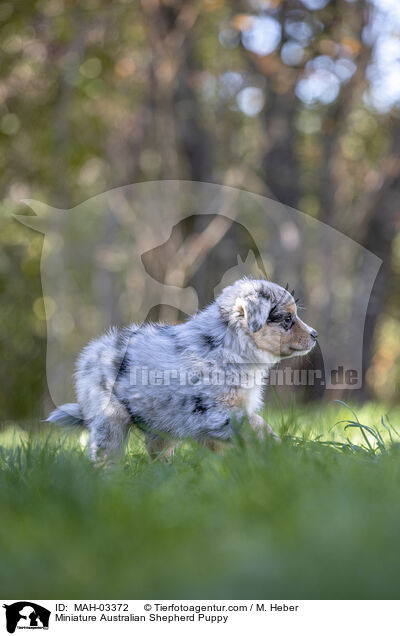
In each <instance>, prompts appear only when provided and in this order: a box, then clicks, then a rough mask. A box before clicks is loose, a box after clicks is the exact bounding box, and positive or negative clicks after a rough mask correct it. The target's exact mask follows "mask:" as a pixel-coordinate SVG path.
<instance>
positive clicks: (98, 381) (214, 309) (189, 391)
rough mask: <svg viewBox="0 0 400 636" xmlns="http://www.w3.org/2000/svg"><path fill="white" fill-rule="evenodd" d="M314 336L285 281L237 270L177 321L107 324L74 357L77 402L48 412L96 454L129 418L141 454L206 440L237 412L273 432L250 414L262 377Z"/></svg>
mask: <svg viewBox="0 0 400 636" xmlns="http://www.w3.org/2000/svg"><path fill="white" fill-rule="evenodd" d="M317 335H318V334H317V332H316V331H315V330H314V329H312V328H311V327H309V326H308V325H306V324H305V323H304V322H303V321H302V320H300V318H299V317H298V315H297V310H296V303H295V300H294V298H293V296H292V295H291V294H290V293H289V292H288V291H287V290H286V289H283V288H282V287H280V286H279V285H276V284H274V283H271V282H269V281H266V280H251V279H247V278H245V279H242V280H239V281H237V282H236V283H235V284H234V285H231V286H230V287H226V288H225V289H224V290H223V291H222V293H221V294H220V295H219V296H218V298H217V299H216V301H215V302H214V303H212V304H211V305H210V306H209V307H207V308H206V309H204V310H203V311H201V312H199V313H198V314H196V315H194V316H192V317H191V318H189V319H188V320H187V321H186V322H185V323H183V324H179V325H167V324H143V325H141V326H138V325H131V326H130V327H122V328H113V329H111V330H110V331H109V332H108V333H106V334H104V335H103V336H101V337H100V338H98V339H96V340H93V341H92V342H90V343H89V344H88V345H87V346H86V347H85V348H84V349H83V351H82V352H81V354H80V356H79V358H78V361H77V367H76V374H75V378H76V394H77V400H78V404H64V405H63V406H61V407H60V408H58V409H56V410H55V411H53V412H52V413H51V414H50V416H49V418H48V419H49V421H51V422H56V423H60V424H66V425H73V424H78V425H81V426H85V427H87V428H88V429H89V433H90V442H89V447H90V448H89V453H90V457H91V458H92V459H93V460H95V461H98V462H99V461H104V460H108V459H111V458H112V457H115V456H118V455H119V454H120V453H121V451H122V450H123V448H124V444H125V441H126V439H127V435H128V432H129V429H130V427H131V426H136V427H138V428H139V429H141V430H142V431H143V432H144V434H145V439H146V446H147V450H148V452H149V454H150V456H151V457H155V456H157V455H158V454H159V453H160V452H163V454H168V453H170V452H171V450H172V449H173V446H174V444H176V442H177V440H181V439H183V438H188V437H189V438H194V439H197V440H199V441H201V442H202V443H205V444H207V445H209V446H210V447H211V448H213V447H215V443H216V442H218V441H229V440H230V439H232V437H233V436H234V434H235V431H236V430H237V427H240V424H241V422H242V421H243V419H244V418H246V417H247V418H248V420H249V422H250V425H251V426H252V427H253V428H254V429H255V430H256V431H257V433H258V435H259V436H260V437H262V436H263V435H264V433H267V434H270V435H271V436H273V437H274V438H277V439H279V438H278V436H277V435H276V434H275V433H274V431H273V430H272V429H271V427H270V426H269V425H268V424H267V423H266V422H265V421H264V420H263V419H262V418H261V417H260V416H259V415H257V414H256V412H257V411H258V410H259V409H260V408H261V406H262V390H263V382H262V379H263V378H265V377H266V376H267V375H268V370H269V369H270V368H271V366H272V365H274V364H276V363H277V362H279V360H281V359H283V358H289V357H292V356H299V355H304V354H306V353H308V352H309V351H310V350H311V349H312V348H313V346H314V345H315V341H316V338H317Z"/></svg>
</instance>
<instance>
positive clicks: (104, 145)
mask: <svg viewBox="0 0 400 636" xmlns="http://www.w3.org/2000/svg"><path fill="white" fill-rule="evenodd" d="M0 60H1V65H0V148H1V152H0V188H1V202H0V206H1V207H0V293H1V303H0V323H1V336H0V357H1V361H2V364H1V370H0V373H1V377H0V413H1V419H2V421H3V422H4V421H10V420H14V421H15V420H19V421H22V422H23V421H26V422H30V421H34V420H35V419H36V418H38V417H40V416H42V415H43V411H44V406H43V405H46V407H47V403H48V394H47V385H46V373H45V356H46V319H45V318H46V316H45V312H44V304H43V300H42V288H41V282H40V257H41V250H42V245H43V235H42V234H40V233H37V232H36V233H35V232H33V231H32V230H30V229H28V228H27V227H24V226H22V225H21V224H19V223H17V222H16V221H15V220H14V218H13V214H23V213H28V212H27V208H26V207H25V206H23V205H21V199H26V198H33V199H39V200H42V201H46V202H48V203H49V204H50V205H52V206H55V207H60V208H68V207H72V206H75V205H77V204H79V203H81V202H82V201H84V200H86V199H88V198H89V197H91V196H93V195H95V194H98V193H99V192H102V191H105V190H108V189H110V188H115V187H117V186H121V185H126V184H130V183H137V182H143V181H152V180H163V179H187V180H193V181H207V182H214V183H220V184H224V185H229V186H233V187H235V188H242V189H245V190H248V191H251V192H254V193H258V194H262V195H265V196H267V197H269V198H271V199H276V200H278V201H280V202H282V203H284V204H287V205H289V206H292V207H294V208H297V209H299V210H301V211H302V212H305V213H306V214H309V215H310V216H312V217H314V218H317V219H319V220H321V221H323V222H324V223H327V224H328V225H330V226H332V227H333V228H335V229H337V230H339V231H341V232H343V233H345V234H346V235H347V236H349V237H351V238H353V239H354V240H355V241H357V242H358V243H360V244H361V245H363V246H364V247H366V248H367V249H368V250H370V251H372V252H373V253H375V254H376V255H377V256H379V257H380V258H381V259H382V261H383V264H382V267H381V269H380V272H379V274H378V277H377V279H376V282H375V285H374V288H373V293H372V296H371V299H370V302H369V307H368V315H367V321H366V324H365V332H364V376H365V378H364V384H363V388H362V389H360V390H357V391H353V392H352V396H351V397H352V399H357V400H360V401H363V400H364V401H365V400H369V399H375V400H379V401H383V402H385V403H386V404H388V405H390V404H394V403H395V402H397V401H398V400H399V395H398V393H397V386H398V382H399V377H400V338H399V327H400V314H399V308H400V291H399V284H398V282H399V273H400V203H399V202H400V155H399V150H400V111H399V106H400V4H399V3H398V2H396V0H371V1H368V0H355V1H349V0H331V1H329V0H287V1H285V0H281V1H279V0H253V1H248V2H226V1H224V0H205V1H203V2H197V1H184V0H164V1H162V0H142V1H141V2H133V1H121V0H120V1H114V2H113V3H110V2H106V1H104V0H87V1H86V2H85V3H79V2H74V1H72V0H48V1H38V2H34V3H23V2H19V1H17V2H2V3H1V5H0ZM203 231H204V228H203V227H199V226H198V225H196V223H192V224H191V223H186V225H184V227H183V229H182V232H183V235H184V236H186V237H190V238H191V239H192V240H195V238H196V236H197V234H199V233H201V232H203ZM241 236H242V238H241V240H243V241H246V240H247V239H246V236H245V233H243V234H242V235H241ZM248 240H249V241H251V237H249V238H248ZM194 244H195V243H193V245H194ZM244 247H248V245H247V246H246V245H245V246H244ZM214 251H215V250H214ZM245 253H246V251H245ZM229 258H230V255H229V250H226V253H225V251H224V249H221V250H219V251H218V259H219V264H220V265H221V261H222V263H224V259H226V267H227V268H229V267H230V261H229ZM203 260H204V262H205V263H206V261H207V259H203ZM160 262H161V264H162V261H160ZM214 266H215V263H213V259H209V260H208V266H207V265H206V264H205V265H204V266H203V267H201V268H199V269H198V270H197V271H196V272H195V273H194V274H193V277H195V279H196V286H197V289H199V290H206V289H208V288H209V286H210V285H209V283H210V280H213V268H214ZM102 267H103V268H104V269H105V270H107V267H110V268H111V269H112V267H113V265H112V262H111V263H109V262H108V261H107V259H104V262H103V263H102ZM161 271H162V267H161ZM271 274H272V275H274V272H273V271H272V272H271ZM160 275H161V274H160ZM301 276H302V277H303V279H304V281H305V284H306V283H307V280H308V279H310V277H313V276H314V277H315V276H317V278H318V272H316V271H315V268H310V267H308V266H307V263H305V264H304V268H303V269H302V271H301ZM349 278H350V279H351V272H349ZM310 281H311V279H310ZM310 281H308V282H309V284H311V283H312V281H311V282H310ZM278 282H284V281H278ZM203 300H204V302H206V301H207V300H208V299H207V298H204V299H203ZM86 302H87V303H89V305H90V302H91V299H90V298H89V299H86ZM47 303H48V304H47V306H48V307H50V306H51V299H47ZM96 310H97V309H96V304H95V302H94V300H93V307H92V308H91V312H92V314H95V312H96ZM113 310H114V312H115V315H116V318H115V321H116V322H118V316H119V315H122V313H123V312H122V308H121V312H120V313H119V309H118V298H117V299H115V302H114V300H113ZM160 311H161V310H160ZM151 317H152V318H157V317H158V315H157V311H155V312H153V314H152V316H151ZM74 328H75V325H74V324H73V317H72V321H71V324H70V330H71V332H73V330H74ZM305 397H307V396H305Z"/></svg>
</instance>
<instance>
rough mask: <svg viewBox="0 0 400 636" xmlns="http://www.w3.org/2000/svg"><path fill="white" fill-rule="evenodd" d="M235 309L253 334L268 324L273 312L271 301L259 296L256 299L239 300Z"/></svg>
mask: <svg viewBox="0 0 400 636" xmlns="http://www.w3.org/2000/svg"><path fill="white" fill-rule="evenodd" d="M235 309H236V311H237V312H238V314H239V315H241V316H243V318H244V321H245V323H246V325H247V327H248V329H249V331H251V332H252V333H255V332H256V331H259V330H260V329H261V327H263V326H264V325H265V323H266V322H267V319H268V316H269V312H270V310H271V301H270V300H269V299H268V298H265V297H260V296H257V297H255V298H251V297H250V298H238V299H237V301H236V305H235Z"/></svg>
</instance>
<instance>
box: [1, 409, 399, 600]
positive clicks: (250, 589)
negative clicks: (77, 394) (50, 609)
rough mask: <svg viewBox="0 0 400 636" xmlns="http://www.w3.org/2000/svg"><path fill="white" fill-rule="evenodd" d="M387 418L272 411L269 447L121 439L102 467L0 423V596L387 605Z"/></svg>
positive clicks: (392, 568)
mask: <svg viewBox="0 0 400 636" xmlns="http://www.w3.org/2000/svg"><path fill="white" fill-rule="evenodd" d="M383 413H384V410H383V409H382V408H381V407H380V406H379V405H369V406H366V407H364V408H362V409H360V410H358V411H357V417H358V419H359V422H360V423H361V424H362V426H368V427H370V429H369V430H368V429H366V428H360V426H358V425H357V419H356V417H355V414H353V413H352V412H351V411H350V410H348V409H346V408H345V407H344V406H342V405H338V404H335V405H332V406H329V407H327V406H326V405H325V406H321V407H320V408H316V407H309V406H307V407H302V408H298V407H297V408H295V407H291V408H285V409H283V410H279V409H277V410H272V411H271V412H270V413H269V414H268V419H269V421H270V423H271V424H272V425H273V427H274V428H275V429H276V430H278V431H280V432H281V434H283V435H284V441H283V443H282V444H281V445H271V444H269V443H268V442H265V443H258V442H257V441H256V440H254V439H252V440H250V441H249V442H247V443H245V444H244V443H241V441H240V440H239V441H238V443H237V444H235V445H234V446H233V447H232V448H231V449H230V450H229V451H228V452H226V453H225V455H224V456H219V455H215V454H213V453H211V452H210V451H208V450H206V449H204V448H201V447H198V446H196V445H195V444H189V443H187V444H185V445H183V446H182V447H181V449H180V450H179V451H178V452H177V454H176V455H175V457H174V458H173V460H172V461H171V462H170V463H167V464H165V463H161V462H150V461H149V460H148V459H147V457H146V455H145V454H144V451H143V444H142V441H141V439H140V438H138V437H137V435H132V436H131V441H130V445H129V450H128V453H127V455H126V456H125V458H124V460H123V461H122V462H121V465H119V466H117V467H116V468H115V469H113V470H112V471H103V470H100V469H96V468H94V467H93V466H92V465H91V464H90V463H89V461H88V460H87V458H86V454H85V450H84V448H83V445H82V441H83V440H82V439H81V438H80V437H79V435H72V434H70V435H66V434H63V433H62V432H60V431H58V430H57V429H56V430H55V431H54V432H52V433H51V434H50V433H49V429H43V430H42V431H41V432H38V433H36V434H34V435H31V436H28V435H27V434H26V433H24V432H23V431H21V430H18V429H17V428H15V427H14V428H11V427H5V428H4V429H3V430H2V432H0V511H1V522H0V597H2V598H6V599H7V598H31V599H35V598H50V599H52V598H54V599H59V598H61V599H64V598H85V599H86V598H88V599H100V598H107V599H113V598H114V599H121V598H122V599H124V598H125V599H127V598H167V599H168V598H170V599H171V598H182V599H188V598H204V599H205V598H241V599H246V598H272V599H277V598H285V599H295V598H296V599H297V598H304V599H307V598H398V597H399V583H398V582H399V571H400V548H399V543H400V540H399V536H400V497H399V488H400V446H399V445H398V443H397V440H398V441H399V442H400V439H399V438H398V436H397V435H396V433H395V431H394V430H392V429H391V428H390V426H388V423H387V421H386V420H383V423H382V421H381V419H380V416H381V414H383ZM338 420H350V421H352V422H355V423H356V425H357V426H356V427H351V428H348V429H347V430H344V427H345V426H346V423H340V424H336V422H337V421H338ZM390 421H391V423H392V424H393V425H394V427H396V421H397V422H398V421H399V414H398V412H394V413H391V415H390ZM377 431H379V435H378V434H377ZM364 435H365V437H364ZM347 438H348V439H347ZM327 442H329V443H327Z"/></svg>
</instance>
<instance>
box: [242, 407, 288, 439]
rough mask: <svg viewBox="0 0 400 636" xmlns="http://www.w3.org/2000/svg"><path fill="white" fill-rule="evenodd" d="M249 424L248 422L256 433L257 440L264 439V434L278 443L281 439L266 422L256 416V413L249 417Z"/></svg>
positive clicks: (259, 416)
mask: <svg viewBox="0 0 400 636" xmlns="http://www.w3.org/2000/svg"><path fill="white" fill-rule="evenodd" d="M249 422H250V426H251V428H252V429H253V431H255V432H256V434H257V437H258V439H259V440H263V439H265V434H267V435H271V437H272V438H273V439H274V440H275V441H276V442H279V443H280V441H281V438H280V437H279V435H277V434H276V433H275V431H274V430H273V429H272V428H271V427H270V425H269V424H268V422H266V421H265V420H264V419H263V418H262V417H261V415H257V414H256V413H253V414H252V415H249Z"/></svg>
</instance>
